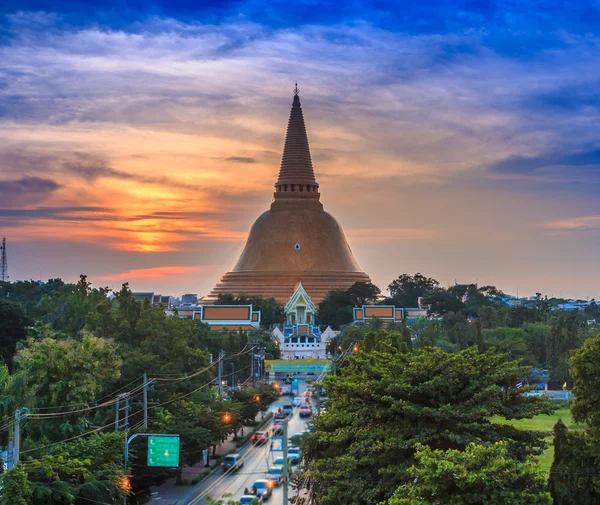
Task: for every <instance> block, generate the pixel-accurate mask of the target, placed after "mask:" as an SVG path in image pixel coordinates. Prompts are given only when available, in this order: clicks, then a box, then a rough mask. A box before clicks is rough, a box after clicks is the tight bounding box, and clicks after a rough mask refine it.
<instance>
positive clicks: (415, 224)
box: [0, 0, 600, 298]
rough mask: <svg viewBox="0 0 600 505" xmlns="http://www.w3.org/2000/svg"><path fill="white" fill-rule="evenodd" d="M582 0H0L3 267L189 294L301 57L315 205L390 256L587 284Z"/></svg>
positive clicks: (590, 139) (280, 128) (587, 69)
mask: <svg viewBox="0 0 600 505" xmlns="http://www.w3.org/2000/svg"><path fill="white" fill-rule="evenodd" d="M599 62H600V1H598V0H596V1H585V0H584V1H580V0H577V1H569V0H560V1H559V0H533V1H529V2H527V1H522V0H519V1H517V0H499V1H490V2H478V1H466V0H465V1H451V0H441V1H435V2H434V1H430V0H422V1H420V2H397V1H387V0H375V1H361V0H348V1H344V2H339V1H331V0H330V1H327V0H325V1H323V0H319V1H317V0H295V1H294V2H289V1H279V0H271V1H263V0H239V1H238V0H231V1H226V0H219V1H216V0H210V1H199V2H198V1H191V0H174V1H169V2H161V1H158V2H155V1H144V2H142V1H138V0H133V1H126V0H114V1H113V0H103V1H101V2H100V1H98V2H94V1H90V0H86V1H85V2H82V1H77V0H58V1H52V2H49V1H27V0H18V1H17V0H8V1H6V0H5V1H4V2H2V3H0V236H6V237H7V241H8V245H7V253H8V261H9V275H10V277H11V280H17V279H30V278H31V279H47V278H51V277H52V278H54V277H62V278H63V279H65V280H67V281H75V280H77V279H78V277H79V274H86V275H88V278H89V279H90V280H91V281H92V282H93V283H94V285H102V286H109V287H111V288H113V289H118V288H119V287H120V285H121V283H122V282H126V281H127V282H129V284H130V286H131V287H132V289H134V290H150V291H155V292H157V293H162V294H171V295H176V296H179V295H181V294H183V293H198V294H200V295H203V294H206V293H207V292H208V291H209V290H210V289H211V288H212V286H213V285H214V284H215V283H216V282H217V281H218V279H219V278H220V277H221V276H222V275H223V274H224V273H225V272H226V271H227V270H228V269H229V268H230V267H231V266H232V265H233V264H234V263H235V260H236V258H237V255H238V254H239V252H240V251H241V248H242V246H243V243H244V240H245V238H246V237H247V234H248V231H249V229H250V226H251V225H252V223H253V221H254V220H255V219H256V218H257V217H258V216H259V215H260V214H261V213H262V212H263V211H264V210H266V209H267V208H268V206H269V204H270V202H271V199H272V192H273V184H274V182H275V180H276V178H277V173H278V169H279V164H280V160H281V151H282V148H283V141H284V136H285V129H286V126H287V120H288V115H289V111H290V107H291V103H292V90H293V88H294V84H295V82H296V81H297V82H298V86H299V88H300V97H301V101H302V106H303V111H304V116H305V120H306V124H307V128H308V135H309V141H310V145H311V152H312V156H313V165H314V167H315V172H316V176H317V180H318V182H319V184H320V191H321V201H322V202H323V204H324V206H325V209H326V210H327V211H328V212H330V213H331V214H332V215H333V216H334V217H336V219H337V220H338V221H339V222H340V223H341V225H342V227H343V228H344V230H345V233H346V236H347V238H348V241H349V243H350V246H351V248H352V250H353V252H354V255H355V257H356V259H357V261H358V263H359V264H360V266H361V267H362V269H363V270H364V271H365V272H367V273H368V274H369V275H370V276H371V278H372V279H373V281H374V282H375V283H376V284H377V285H378V286H379V287H380V288H382V290H383V291H385V288H386V286H387V285H388V284H389V283H390V282H391V281H392V280H393V279H394V278H395V277H397V276H398V275H400V274H402V273H416V272H421V273H423V274H425V275H428V276H432V277H435V278H437V279H438V280H439V281H440V282H441V283H442V285H448V284H450V283H454V282H455V280H456V281H458V282H461V283H466V282H479V284H480V285H481V284H493V285H496V286H498V287H499V288H501V289H502V290H504V291H505V292H507V293H511V294H515V295H516V294H517V293H518V294H519V295H521V296H523V295H533V294H534V293H535V292H542V293H546V294H548V295H549V296H562V297H580V298H585V297H590V298H592V297H597V296H600V268H599V256H598V251H599V248H600V137H599V135H598V132H599V131H600V94H599V91H598V90H599V89H600V63H599Z"/></svg>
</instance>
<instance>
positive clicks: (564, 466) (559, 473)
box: [549, 320, 600, 505]
mask: <svg viewBox="0 0 600 505" xmlns="http://www.w3.org/2000/svg"><path fill="white" fill-rule="evenodd" d="M557 326H558V327H559V328H561V329H563V331H564V326H565V323H564V321H560V320H559V322H558V325H557ZM599 359H600V335H599V336H597V337H595V338H590V339H587V340H586V341H585V342H584V345H583V347H581V348H580V349H578V350H577V351H575V352H574V353H573V355H572V356H571V359H570V374H571V375H572V377H573V379H574V381H575V386H574V388H573V394H574V399H573V400H572V401H571V414H572V416H573V418H574V419H575V421H578V422H582V423H583V422H584V423H586V424H587V426H588V429H587V430H585V431H583V432H569V431H568V429H567V427H566V426H565V425H564V423H563V422H562V421H558V422H557V423H556V425H555V426H554V462H553V463H552V468H551V469H550V479H549V487H550V492H551V494H552V497H553V499H554V504H555V505H592V504H596V503H600V455H599V452H598V447H600V399H599V396H598V391H599V390H600V389H599V387H600V371H599V369H598V360H599Z"/></svg>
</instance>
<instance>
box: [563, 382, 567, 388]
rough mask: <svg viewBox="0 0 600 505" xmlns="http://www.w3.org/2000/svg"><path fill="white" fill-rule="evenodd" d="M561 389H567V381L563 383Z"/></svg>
mask: <svg viewBox="0 0 600 505" xmlns="http://www.w3.org/2000/svg"><path fill="white" fill-rule="evenodd" d="M563 389H567V381H565V383H564V384H563Z"/></svg>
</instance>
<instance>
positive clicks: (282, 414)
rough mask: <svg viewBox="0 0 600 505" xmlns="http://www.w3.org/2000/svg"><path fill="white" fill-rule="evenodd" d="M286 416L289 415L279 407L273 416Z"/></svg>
mask: <svg viewBox="0 0 600 505" xmlns="http://www.w3.org/2000/svg"><path fill="white" fill-rule="evenodd" d="M286 417H287V415H286V414H285V412H284V411H283V410H282V409H277V412H275V415H274V416H273V418H275V419H285V418H286Z"/></svg>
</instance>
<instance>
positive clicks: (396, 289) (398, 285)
mask: <svg viewBox="0 0 600 505" xmlns="http://www.w3.org/2000/svg"><path fill="white" fill-rule="evenodd" d="M439 286H440V283H439V282H438V281H436V280H435V279H432V278H430V277H425V276H424V275H422V274H420V273H416V274H415V275H410V274H402V275H400V276H399V277H398V278H397V279H395V280H393V281H392V282H391V283H390V284H389V285H388V291H389V292H390V298H391V299H392V301H393V302H394V304H395V305H396V306H397V307H404V308H410V307H416V306H417V305H418V302H419V298H421V297H427V296H429V295H431V294H432V293H434V292H435V291H436V290H437V289H438V288H439Z"/></svg>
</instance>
